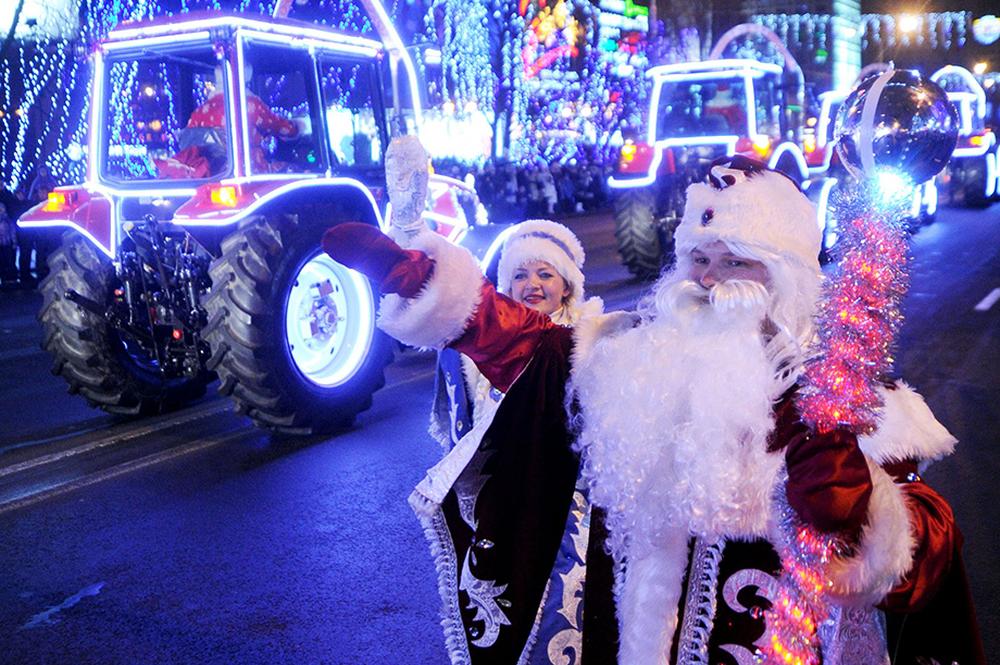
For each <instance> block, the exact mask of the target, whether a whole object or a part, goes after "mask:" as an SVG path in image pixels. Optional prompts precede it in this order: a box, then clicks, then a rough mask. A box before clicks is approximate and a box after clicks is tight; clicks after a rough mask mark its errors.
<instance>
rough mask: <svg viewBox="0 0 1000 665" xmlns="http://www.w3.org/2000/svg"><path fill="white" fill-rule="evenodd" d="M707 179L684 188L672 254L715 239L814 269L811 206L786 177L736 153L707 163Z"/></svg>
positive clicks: (816, 231) (816, 246)
mask: <svg viewBox="0 0 1000 665" xmlns="http://www.w3.org/2000/svg"><path fill="white" fill-rule="evenodd" d="M709 180H710V182H708V183H695V184H693V185H691V186H690V187H688V188H687V203H686V205H685V206H684V216H683V217H682V218H681V223H680V225H679V226H678V227H677V231H676V234H675V240H676V246H677V255H678V256H681V255H682V253H683V254H685V255H686V254H687V253H689V252H690V251H691V250H692V249H693V248H694V247H696V246H698V245H701V244H705V243H711V242H714V241H716V240H721V241H723V242H725V243H726V244H728V245H730V248H731V249H734V251H735V250H736V249H738V246H739V245H742V246H744V247H749V248H755V249H757V250H758V251H760V250H763V252H764V253H766V254H770V255H772V256H774V257H775V258H778V257H782V258H786V259H795V260H797V261H798V262H799V263H800V264H801V265H803V266H805V267H808V268H810V269H812V268H815V270H816V271H817V272H818V271H819V259H818V257H819V252H820V248H821V243H822V232H821V231H820V228H819V225H818V224H817V222H816V207H815V206H814V205H813V204H812V202H810V201H809V199H807V198H806V196H805V194H803V193H802V191H801V190H800V189H799V187H798V185H796V184H795V183H794V182H793V181H792V180H791V179H790V178H789V177H787V176H785V175H784V174H782V173H779V172H777V171H773V170H771V169H768V168H767V167H766V166H765V165H763V164H761V163H760V162H756V161H754V160H751V159H748V158H745V157H741V156H736V157H733V158H731V159H730V160H729V161H728V162H725V163H722V164H717V165H715V166H713V167H712V169H711V172H710V175H709ZM733 245H736V246H737V247H734V246H733Z"/></svg>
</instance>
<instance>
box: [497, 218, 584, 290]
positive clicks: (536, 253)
mask: <svg viewBox="0 0 1000 665" xmlns="http://www.w3.org/2000/svg"><path fill="white" fill-rule="evenodd" d="M585 259H586V255H585V254H584V252H583V245H581V244H580V241H579V239H577V237H576V236H575V235H573V232H572V231H570V230H569V229H568V228H566V227H565V226H563V225H562V224H559V223H557V222H552V221H549V220H547V219H531V220H528V221H526V222H521V223H520V224H518V225H517V226H515V227H514V231H513V232H512V233H511V234H510V235H509V236H507V239H506V240H505V241H504V243H503V250H502V253H501V254H500V266H499V268H498V269H497V282H498V283H497V290H498V291H500V293H504V294H509V293H510V291H511V285H512V283H513V279H514V271H515V270H517V269H518V268H520V267H521V266H523V265H524V264H525V263H528V262H529V261H545V262H546V263H549V264H550V265H551V266H552V267H553V268H555V269H556V272H558V273H559V275H560V276H561V277H562V278H563V279H565V280H566V283H567V284H569V288H570V295H569V302H570V303H580V302H582V301H583V262H584V260H585Z"/></svg>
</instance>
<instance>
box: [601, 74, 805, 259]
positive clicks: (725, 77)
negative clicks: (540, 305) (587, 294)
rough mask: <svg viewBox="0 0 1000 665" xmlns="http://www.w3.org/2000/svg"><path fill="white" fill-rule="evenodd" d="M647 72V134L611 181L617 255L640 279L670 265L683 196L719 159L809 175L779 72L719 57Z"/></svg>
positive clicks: (631, 146)
mask: <svg viewBox="0 0 1000 665" xmlns="http://www.w3.org/2000/svg"><path fill="white" fill-rule="evenodd" d="M795 67H796V68H797V67H798V66H797V65H795ZM647 74H648V76H649V77H650V78H651V79H652V84H653V87H652V94H651V95H650V99H651V103H650V108H649V118H648V123H649V127H648V132H647V135H646V137H645V138H644V139H643V140H635V139H633V140H626V142H625V144H624V145H623V146H622V148H621V157H620V160H619V164H618V169H617V172H616V174H615V175H614V176H612V177H611V178H610V180H609V184H610V186H611V187H612V188H613V189H614V190H616V192H615V194H616V195H615V222H616V227H615V236H616V238H617V240H618V250H619V252H620V253H621V255H622V259H623V261H624V263H625V265H626V267H627V268H628V269H629V271H631V272H632V273H633V274H635V275H637V276H651V275H655V274H657V273H658V272H659V271H660V269H661V267H662V266H663V265H665V264H668V263H670V262H671V261H672V258H673V230H674V228H675V227H676V224H677V222H678V220H679V218H680V215H681V213H682V212H683V209H682V206H683V203H684V191H685V189H686V188H687V186H688V185H689V184H690V183H691V182H694V181H696V180H701V179H702V178H704V176H705V174H706V173H707V169H708V166H709V165H710V164H711V162H712V161H713V160H715V159H716V158H718V157H722V156H727V155H734V154H743V155H746V156H749V157H753V158H755V159H758V160H762V161H765V162H768V164H769V165H770V166H771V167H772V168H777V169H778V170H781V171H784V172H785V173H788V174H789V175H791V176H792V177H793V178H794V179H796V180H797V181H798V182H803V181H805V180H806V179H807V177H808V169H807V166H806V163H805V160H804V157H803V154H802V149H801V147H800V145H799V143H798V142H797V141H796V140H795V138H794V137H796V136H798V134H799V132H798V124H799V121H798V118H797V116H796V115H795V114H793V113H791V112H789V109H790V107H791V106H792V105H790V104H789V103H788V101H787V100H786V90H787V89H788V88H790V87H791V86H789V85H786V84H785V83H784V82H783V81H784V79H786V78H787V77H788V74H787V71H786V70H784V69H783V68H782V67H779V66H778V65H774V64H768V63H762V62H757V61H755V60H747V59H720V60H709V61H705V62H692V63H683V64H675V65H663V66H659V67H654V68H652V69H650V70H649V71H648V72H647Z"/></svg>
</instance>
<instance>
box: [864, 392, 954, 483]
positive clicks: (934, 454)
mask: <svg viewBox="0 0 1000 665" xmlns="http://www.w3.org/2000/svg"><path fill="white" fill-rule="evenodd" d="M879 395H880V396H881V397H882V401H883V404H884V406H883V407H882V408H881V409H880V410H879V414H878V416H879V425H878V428H877V429H876V430H875V432H874V433H872V434H870V435H867V436H860V437H858V444H859V445H860V446H861V450H863V451H864V452H865V454H866V455H868V456H869V457H871V458H872V459H874V460H875V461H876V462H878V463H879V464H885V463H887V462H900V461H903V460H908V459H914V460H920V461H924V460H928V461H929V460H938V459H941V458H942V457H946V456H947V455H950V454H951V453H952V452H954V450H955V444H956V443H957V442H958V439H956V438H955V437H954V436H952V435H951V432H949V431H948V430H947V429H945V427H944V425H942V424H941V423H940V422H938V421H937V419H936V418H935V417H934V414H933V413H931V410H930V408H929V407H928V406H927V403H926V402H925V401H924V398H923V397H921V396H920V395H919V394H917V392H916V391H915V390H913V388H911V387H910V386H908V385H907V384H906V383H904V382H903V381H897V382H896V388H895V390H889V389H887V388H879Z"/></svg>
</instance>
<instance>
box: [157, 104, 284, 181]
mask: <svg viewBox="0 0 1000 665" xmlns="http://www.w3.org/2000/svg"><path fill="white" fill-rule="evenodd" d="M245 103H246V106H247V108H246V114H247V127H248V129H249V132H250V135H249V137H248V138H249V143H250V160H251V163H252V165H253V168H254V170H257V171H267V168H268V164H267V160H266V159H265V157H264V150H263V148H262V147H261V141H262V140H263V139H264V137H265V136H277V137H279V138H283V139H287V138H294V137H295V136H296V135H298V131H299V130H298V127H297V126H296V125H295V123H294V122H292V121H291V120H289V119H288V118H283V117H281V116H280V115H278V114H276V113H275V112H274V111H272V110H271V109H270V108H269V107H268V105H267V104H265V103H264V102H263V101H262V100H261V99H260V97H258V96H256V95H254V94H253V93H251V92H249V91H248V92H247V94H246V97H245ZM225 127H226V98H225V95H223V94H222V92H221V91H216V92H213V93H212V94H211V95H210V96H209V98H208V99H206V100H205V102H204V103H203V104H202V105H201V106H199V107H198V108H196V109H195V110H194V111H192V112H191V117H190V118H189V119H188V123H187V128H205V129H224V128H225ZM223 135H224V136H225V135H226V134H223ZM230 152H231V151H230ZM157 167H158V170H159V172H160V175H161V177H170V178H207V177H209V176H211V175H213V173H212V169H211V166H210V164H209V159H208V158H207V157H206V156H205V155H203V154H202V150H201V148H199V147H198V146H190V147H188V148H185V149H184V150H181V151H180V152H178V153H177V154H176V155H174V156H173V157H172V158H170V159H165V160H159V161H158V163H157Z"/></svg>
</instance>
